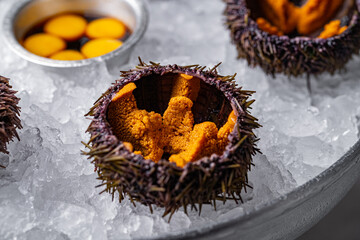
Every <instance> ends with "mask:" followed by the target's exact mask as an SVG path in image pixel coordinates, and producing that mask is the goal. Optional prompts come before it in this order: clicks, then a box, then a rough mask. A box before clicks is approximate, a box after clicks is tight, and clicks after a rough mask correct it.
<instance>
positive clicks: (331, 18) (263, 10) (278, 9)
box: [223, 0, 360, 76]
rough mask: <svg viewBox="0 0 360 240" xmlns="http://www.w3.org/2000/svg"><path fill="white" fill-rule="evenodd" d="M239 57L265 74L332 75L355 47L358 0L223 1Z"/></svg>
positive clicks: (359, 32)
mask: <svg viewBox="0 0 360 240" xmlns="http://www.w3.org/2000/svg"><path fill="white" fill-rule="evenodd" d="M223 1H224V2H225V3H226V5H227V6H226V10H225V15H226V23H227V25H228V28H229V29H230V31H231V38H232V41H233V43H234V44H235V45H236V48H237V51H238V57H239V58H245V59H246V60H247V62H248V64H249V65H250V66H252V67H254V66H260V67H261V68H262V69H263V70H264V71H265V72H266V73H268V74H272V75H274V74H275V73H284V74H286V75H289V76H290V75H292V76H297V75H301V74H303V73H305V74H307V75H310V74H320V73H322V72H330V73H334V72H335V71H336V70H338V69H341V68H343V67H344V65H345V64H346V63H347V62H348V60H349V59H350V58H351V56H352V55H353V54H357V53H359V49H360V17H359V11H360V1H359V0H355V1H354V0H321V1H320V0H307V1H290V0H223Z"/></svg>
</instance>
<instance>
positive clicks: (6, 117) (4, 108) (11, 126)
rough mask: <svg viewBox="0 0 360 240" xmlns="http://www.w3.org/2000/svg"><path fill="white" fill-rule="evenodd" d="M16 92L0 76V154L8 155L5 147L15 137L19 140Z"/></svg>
mask: <svg viewBox="0 0 360 240" xmlns="http://www.w3.org/2000/svg"><path fill="white" fill-rule="evenodd" d="M15 93H16V91H13V90H11V86H10V84H9V79H8V78H5V77H2V76H0V152H3V153H8V151H7V148H6V145H7V143H9V142H10V140H12V139H13V137H14V136H15V137H16V138H17V139H19V136H18V134H17V132H16V129H17V128H19V129H21V128H22V126H21V122H20V119H19V115H20V108H19V107H18V106H17V104H18V103H19V100H20V99H19V98H17V97H16V96H15Z"/></svg>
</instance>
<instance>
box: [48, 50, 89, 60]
mask: <svg viewBox="0 0 360 240" xmlns="http://www.w3.org/2000/svg"><path fill="white" fill-rule="evenodd" d="M50 58H51V59H54V60H61V61H76V60H83V59H85V57H84V55H82V54H81V52H79V51H76V50H71V49H70V50H64V51H61V52H57V53H55V54H53V55H51V56H50Z"/></svg>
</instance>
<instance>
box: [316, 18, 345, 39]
mask: <svg viewBox="0 0 360 240" xmlns="http://www.w3.org/2000/svg"><path fill="white" fill-rule="evenodd" d="M340 24H341V22H340V20H334V21H331V22H330V23H328V24H326V25H325V27H324V31H322V32H321V34H320V35H319V37H318V38H329V37H333V36H336V35H339V34H341V33H343V32H344V31H345V30H346V29H347V26H344V27H341V25H340Z"/></svg>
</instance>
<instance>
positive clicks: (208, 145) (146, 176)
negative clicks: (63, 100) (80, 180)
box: [84, 60, 259, 216]
mask: <svg viewBox="0 0 360 240" xmlns="http://www.w3.org/2000/svg"><path fill="white" fill-rule="evenodd" d="M216 68H217V66H215V67H214V68H213V69H209V70H205V67H200V66H198V65H193V66H185V67H181V66H178V65H167V66H161V65H160V64H156V63H153V62H151V63H150V64H145V63H144V62H142V61H141V60H140V65H139V66H137V67H136V69H133V70H130V71H127V72H122V76H121V77H122V78H121V79H120V80H117V81H116V82H115V83H114V84H113V86H112V87H111V88H110V89H109V90H108V91H106V92H105V93H104V94H103V95H102V96H101V97H100V99H99V100H98V101H96V102H95V105H94V107H93V108H92V109H91V110H90V112H89V113H88V115H89V116H92V122H91V123H90V126H89V128H88V130H87V131H88V132H89V133H90V135H91V139H90V141H89V143H88V144H85V145H86V146H87V147H88V148H89V149H90V150H89V151H88V152H84V154H86V155H88V156H89V158H90V159H92V162H93V163H94V164H95V167H96V169H97V172H98V175H99V179H100V180H102V181H103V183H102V184H101V185H100V186H105V190H104V191H107V192H109V193H111V194H113V196H114V193H115V192H116V191H118V192H119V195H120V201H121V200H122V199H124V195H125V194H127V195H128V196H129V197H130V199H131V201H133V202H134V200H136V201H139V202H141V203H142V204H145V205H147V206H149V208H150V210H151V211H152V207H151V206H152V205H157V206H160V207H164V208H165V210H164V211H165V212H164V216H166V215H167V214H170V216H171V215H172V214H173V213H174V212H175V211H176V210H177V209H179V208H180V207H184V211H185V212H186V211H187V206H188V205H189V206H191V208H192V209H193V208H195V209H197V207H196V206H195V205H196V204H198V205H199V209H198V210H199V211H201V206H202V204H208V203H213V204H214V207H216V205H215V200H218V199H221V200H223V201H224V202H225V201H226V200H227V199H233V200H235V201H238V200H241V196H240V192H241V190H243V189H245V190H246V187H247V186H248V178H247V172H248V170H250V168H251V165H252V156H253V155H254V154H256V152H258V151H259V150H258V149H257V148H256V141H257V140H258V139H257V137H256V136H255V135H254V133H253V129H255V128H258V127H259V124H258V123H257V119H256V118H254V117H253V116H251V115H250V114H249V112H248V109H249V107H250V105H251V104H252V103H253V101H254V100H248V98H249V97H250V96H251V94H252V93H253V92H252V91H245V90H242V89H241V88H237V87H236V86H235V83H234V77H235V76H226V77H225V76H220V75H219V74H218V73H217V70H216ZM218 128H219V130H218ZM225 138H226V139H225Z"/></svg>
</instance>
